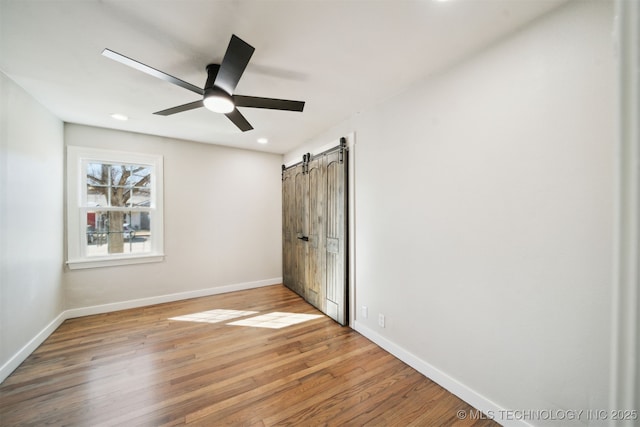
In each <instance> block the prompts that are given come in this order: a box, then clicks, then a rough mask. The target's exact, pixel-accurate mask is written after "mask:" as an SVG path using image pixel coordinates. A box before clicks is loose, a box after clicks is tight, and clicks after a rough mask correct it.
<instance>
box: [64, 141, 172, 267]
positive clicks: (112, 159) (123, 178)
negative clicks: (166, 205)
mask: <svg viewBox="0 0 640 427" xmlns="http://www.w3.org/2000/svg"><path fill="white" fill-rule="evenodd" d="M162 193H163V191H162V156H156V155H147V154H137V153H126V152H117V151H108V150H99V149H94V148H81V147H67V239H68V245H67V246H68V260H67V264H68V265H69V268H72V269H77V268H92V267H101V266H110V265H123V264H134V263H143V262H156V261H162V259H163V236H162V230H163V228H164V227H163V220H162V218H163V216H162Z"/></svg>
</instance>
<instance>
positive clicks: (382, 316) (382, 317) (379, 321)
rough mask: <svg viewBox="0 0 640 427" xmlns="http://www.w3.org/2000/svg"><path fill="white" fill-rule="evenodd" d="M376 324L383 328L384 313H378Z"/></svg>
mask: <svg viewBox="0 0 640 427" xmlns="http://www.w3.org/2000/svg"><path fill="white" fill-rule="evenodd" d="M378 326H380V327H381V328H384V314H382V313H380V314H378Z"/></svg>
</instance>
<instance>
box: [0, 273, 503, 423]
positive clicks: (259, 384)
mask: <svg viewBox="0 0 640 427" xmlns="http://www.w3.org/2000/svg"><path fill="white" fill-rule="evenodd" d="M231 310H234V311H235V312H234V311H231ZM238 311H239V312H238ZM246 312H255V313H251V314H250V313H246ZM196 313H200V314H197V315H196ZM269 313H298V314H303V315H315V316H300V315H298V316H293V315H289V316H285V315H284V314H283V315H271V316H270V317H271V318H267V319H264V321H263V322H262V323H259V326H255V325H256V324H257V322H258V321H260V320H263V319H261V318H259V317H258V316H262V315H265V314H269ZM231 315H237V316H240V317H237V318H234V319H228V320H222V321H221V320H220V319H221V318H224V317H225V316H226V317H229V316H231ZM182 316H190V317H188V318H185V317H182ZM207 316H208V317H209V318H208V319H206V317H207ZM278 316H279V317H278ZM305 317H313V318H310V319H306V318H305ZM247 319H249V320H250V321H251V322H253V324H254V326H242V325H230V324H229V323H233V322H236V321H245V320H247ZM195 320H199V321H195ZM205 320H207V321H205ZM214 321H217V323H210V322H214ZM295 322H300V323H295ZM287 324H290V325H288V326H284V327H281V328H279V329H275V328H269V327H265V326H271V327H275V326H282V325H287ZM458 411H464V413H465V414H466V415H467V418H466V419H463V420H461V419H458V416H457V412H458ZM472 411H473V412H472ZM473 413H475V411H474V410H473V408H471V407H470V406H469V405H467V404H466V403H464V402H463V401H461V400H460V399H458V398H457V397H455V396H453V395H452V394H450V393H448V392H447V391H445V390H444V389H442V388H441V387H440V386H438V385H437V384H435V383H433V382H432V381H430V380H429V379H427V378H425V377H424V376H422V375H421V374H420V373H418V372H417V371H415V370H414V369H412V368H411V367H409V366H407V365H406V364H404V363H403V362H401V361H399V360H398V359H396V358H395V357H393V356H391V355H390V354H389V353H387V352H386V351H384V350H382V349H381V348H379V347H378V346H376V345H375V344H373V343H372V342H371V341H369V340H367V339H366V338H364V337H363V336H361V335H360V334H358V333H357V332H355V331H353V330H351V329H350V328H348V327H341V326H339V325H338V324H337V323H335V322H333V321H332V320H331V319H329V318H327V317H324V316H320V312H318V311H317V310H315V309H314V308H313V307H312V306H310V305H309V304H307V303H306V302H304V301H303V300H302V299H301V298H299V297H298V296H297V295H296V294H294V293H293V292H291V291H289V290H288V289H287V288H285V287H284V286H280V285H278V286H269V287H265V288H259V289H253V290H247V291H240V292H234V293H229V294H223V295H216V296H211V297H204V298H198V299H192V300H186V301H179V302H174V303H168V304H159V305H155V306H150V307H144V308H137V309H131V310H124V311H119V312H115V313H108V314H101V315H95V316H88V317H84V318H78V319H70V320H67V321H65V322H64V323H63V324H62V325H61V326H60V327H59V328H58V329H57V330H56V331H55V332H54V333H53V334H52V335H51V336H50V337H49V338H48V339H47V340H46V341H45V342H44V343H43V344H42V345H41V346H40V347H39V348H38V349H37V350H36V351H35V352H34V353H33V354H32V355H31V356H30V357H29V358H28V359H27V360H26V361H25V362H24V363H23V364H22V365H20V367H19V368H18V369H17V370H16V371H15V372H14V373H13V374H12V375H10V376H9V377H8V378H7V379H6V380H5V381H4V383H2V385H0V425H3V426H14V425H38V426H40V425H73V426H103V425H104V426H112V425H126V426H138V425H145V426H174V425H185V424H191V425H203V426H219V425H247V426H250V425H251V426H271V425H291V426H315V425H331V426H345V425H348V426H361V425H371V426H450V425H459V426H493V425H497V424H496V423H494V422H492V421H488V420H478V419H472V418H477V417H472V416H469V415H472V414H473Z"/></svg>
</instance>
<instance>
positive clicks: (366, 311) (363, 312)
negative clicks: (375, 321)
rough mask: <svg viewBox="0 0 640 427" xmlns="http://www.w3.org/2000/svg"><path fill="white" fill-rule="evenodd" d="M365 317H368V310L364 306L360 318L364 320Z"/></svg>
mask: <svg viewBox="0 0 640 427" xmlns="http://www.w3.org/2000/svg"><path fill="white" fill-rule="evenodd" d="M367 317H369V309H368V308H367V306H366V305H363V306H362V318H363V319H366V318H367Z"/></svg>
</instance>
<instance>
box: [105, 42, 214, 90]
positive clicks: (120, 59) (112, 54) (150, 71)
mask: <svg viewBox="0 0 640 427" xmlns="http://www.w3.org/2000/svg"><path fill="white" fill-rule="evenodd" d="M102 56H106V57H107V58H110V59H113V60H114V61H118V62H120V63H122V64H124V65H128V66H129V67H131V68H135V69H136V70H138V71H142V72H143V73H147V74H149V75H151V76H153V77H157V78H159V79H161V80H164V81H165V82H169V83H173V84H174V85H178V86H180V87H182V88H185V89H187V90H190V91H191V92H195V93H197V94H198V95H203V94H204V90H203V89H200V88H199V87H198V86H194V85H192V84H191V83H187V82H185V81H184V80H180V79H179V78H176V77H173V76H171V75H169V74H167V73H163V72H162V71H160V70H156V69H155V68H153V67H149V66H148V65H145V64H143V63H142V62H138V61H136V60H135V59H131V58H129V57H126V56H124V55H121V54H119V53H118V52H114V51H112V50H109V49H105V50H103V51H102Z"/></svg>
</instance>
